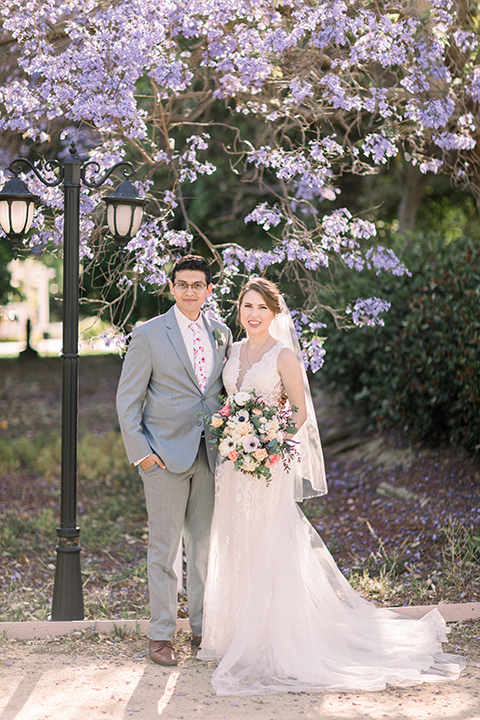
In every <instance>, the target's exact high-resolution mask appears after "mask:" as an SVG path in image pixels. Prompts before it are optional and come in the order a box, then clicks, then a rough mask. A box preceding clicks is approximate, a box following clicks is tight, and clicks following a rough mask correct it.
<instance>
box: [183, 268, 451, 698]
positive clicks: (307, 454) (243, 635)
mask: <svg viewBox="0 0 480 720" xmlns="http://www.w3.org/2000/svg"><path fill="white" fill-rule="evenodd" d="M238 315H239V320H240V323H241V325H242V327H243V328H244V329H245V331H246V334H247V338H246V339H245V340H242V341H240V342H237V343H235V344H234V345H233V347H232V352H231V355H230V357H229V359H228V361H227V363H226V364H225V368H224V375H223V379H224V384H225V388H226V390H227V393H228V394H229V395H230V394H234V393H237V392H239V391H251V390H255V391H256V393H257V395H261V396H262V397H263V399H264V400H265V401H266V402H267V403H268V404H277V405H278V404H279V403H280V404H281V403H283V402H285V398H287V399H288V402H289V404H290V406H292V407H294V406H295V407H296V408H298V409H297V410H296V411H295V412H294V414H293V420H294V421H295V423H296V427H297V429H298V432H297V434H296V435H295V440H297V441H299V447H300V451H301V456H302V460H301V463H297V467H296V469H295V470H291V471H286V470H285V469H284V468H283V466H282V464H281V463H278V464H277V465H275V466H274V467H272V468H271V472H272V480H271V482H270V483H269V484H268V485H267V484H266V482H265V480H264V479H263V478H262V479H259V478H257V477H254V476H253V475H249V474H244V473H242V472H240V471H237V470H235V469H234V466H233V463H232V462H230V461H226V462H224V463H223V464H218V465H217V471H216V479H215V488H216V489H215V511H214V517H213V524H212V535H211V547H210V558H209V569H208V577H207V584H206V590H205V604H204V621H203V639H202V644H201V648H200V650H199V653H198V655H197V657H198V658H200V659H201V660H216V661H218V666H217V667H216V669H215V672H214V673H213V677H212V685H213V687H214V689H215V691H216V692H217V694H219V695H247V694H260V693H271V692H280V691H295V692H301V691H320V690H347V689H348V690H352V689H355V690H359V689H362V690H381V689H382V688H384V687H385V685H386V684H387V683H389V684H392V685H400V686H402V685H413V684H416V683H422V682H436V681H439V680H445V679H454V678H456V677H458V675H459V673H460V671H461V669H462V668H463V667H464V665H465V663H464V660H463V658H461V657H459V656H454V655H447V654H445V653H443V652H442V647H441V642H442V641H445V640H446V632H447V629H446V623H445V621H444V619H443V618H442V616H441V615H440V613H439V612H438V610H436V609H435V610H432V611H431V612H429V613H428V614H427V615H426V616H424V617H423V618H421V619H420V620H414V619H411V618H408V617H406V616H402V615H401V614H399V613H396V612H394V611H392V610H388V609H381V608H376V607H375V606H374V605H373V604H371V603H370V602H367V601H366V600H364V599H363V598H361V597H360V596H359V595H357V593H356V592H355V591H354V590H353V588H352V587H351V586H350V585H349V584H348V582H347V581H346V579H345V578H344V576H343V575H342V573H341V572H340V571H339V570H338V568H337V566H336V565H335V562H334V560H333V558H332V557H331V555H330V553H329V552H328V550H327V549H326V547H325V545H324V544H323V542H322V540H321V538H320V537H319V535H318V534H317V533H316V532H315V530H314V529H313V527H312V526H311V525H310V523H309V522H308V521H307V519H306V518H305V516H304V515H303V513H302V512H301V510H300V509H299V508H298V506H297V504H296V502H295V500H301V499H303V497H311V496H312V495H315V494H316V495H320V494H323V493H324V492H326V483H325V472H324V465H323V457H322V452H321V446H320V441H319V438H318V428H317V426H316V420H315V417H314V411H313V404H312V402H311V396H310V392H309V390H308V382H307V380H306V374H305V370H304V367H303V364H302V363H301V361H300V362H299V360H298V359H297V355H296V352H298V343H297V341H296V338H295V337H294V335H295V333H294V330H293V325H292V321H291V317H290V314H289V312H288V310H287V308H286V306H285V304H284V302H283V299H282V298H281V296H280V294H279V292H278V290H277V288H276V286H275V285H274V284H273V283H271V282H269V281H268V280H266V279H264V278H251V279H250V280H249V282H248V283H247V284H246V286H245V287H244V288H243V290H242V291H241V293H240V297H239V300H238ZM294 350H295V352H294ZM306 480H308V481H310V482H309V484H308V487H307V488H306V489H305V484H306Z"/></svg>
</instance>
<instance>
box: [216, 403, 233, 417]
mask: <svg viewBox="0 0 480 720" xmlns="http://www.w3.org/2000/svg"><path fill="white" fill-rule="evenodd" d="M231 410H232V408H231V407H230V405H224V406H223V408H222V409H221V410H219V411H218V412H219V413H220V415H223V417H229V416H230V413H231Z"/></svg>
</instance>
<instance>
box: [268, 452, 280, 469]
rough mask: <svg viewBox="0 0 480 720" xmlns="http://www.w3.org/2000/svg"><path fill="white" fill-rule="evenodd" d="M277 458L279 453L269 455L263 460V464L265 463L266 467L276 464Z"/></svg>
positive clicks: (278, 458)
mask: <svg viewBox="0 0 480 720" xmlns="http://www.w3.org/2000/svg"><path fill="white" fill-rule="evenodd" d="M279 460H280V455H269V456H268V458H267V460H266V462H265V465H267V467H272V466H273V465H276V464H277V463H278V462H279Z"/></svg>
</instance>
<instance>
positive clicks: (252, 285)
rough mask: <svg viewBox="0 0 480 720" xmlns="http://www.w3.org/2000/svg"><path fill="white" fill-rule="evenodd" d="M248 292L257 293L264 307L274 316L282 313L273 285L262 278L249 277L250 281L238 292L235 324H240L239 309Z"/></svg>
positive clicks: (276, 289)
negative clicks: (262, 300) (263, 302)
mask: <svg viewBox="0 0 480 720" xmlns="http://www.w3.org/2000/svg"><path fill="white" fill-rule="evenodd" d="M250 290H255V292H257V293H259V295H261V296H262V298H263V299H264V301H265V305H266V306H267V307H268V309H269V310H271V311H272V312H273V313H275V315H278V314H279V313H281V312H282V308H281V306H280V293H279V291H278V288H277V286H276V285H275V283H273V282H272V281H271V280H267V279H266V278H263V277H251V278H250V280H248V281H247V283H246V285H244V286H243V288H242V289H241V290H240V295H239V296H238V303H237V322H238V324H239V325H240V324H241V323H240V307H241V305H242V302H243V298H244V297H245V295H246V294H247V292H249V291H250Z"/></svg>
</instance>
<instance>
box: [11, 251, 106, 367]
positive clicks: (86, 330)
mask: <svg viewBox="0 0 480 720" xmlns="http://www.w3.org/2000/svg"><path fill="white" fill-rule="evenodd" d="M9 270H10V272H11V274H12V280H11V284H12V286H13V287H15V288H17V289H18V291H19V295H20V296H21V298H22V299H21V300H19V301H18V302H11V303H8V305H5V306H3V307H1V306H0V357H1V356H3V357H5V356H15V355H18V354H19V353H20V352H21V351H22V350H24V349H25V345H26V339H27V321H28V320H30V323H31V326H30V345H31V347H32V348H33V349H34V350H36V351H37V352H38V353H40V355H58V354H59V353H60V352H61V350H62V323H61V322H51V321H50V298H51V296H52V295H56V294H57V293H58V284H57V282H56V275H57V271H56V270H55V268H51V267H47V266H46V265H44V264H43V263H42V262H40V261H39V260H35V259H33V258H30V257H29V258H27V259H25V260H13V261H12V262H11V263H10V265H9ZM59 272H60V273H61V270H59ZM105 329H109V326H107V327H105V324H103V325H101V326H100V324H97V320H96V318H94V317H84V318H83V319H82V320H81V321H80V327H79V331H80V336H79V351H80V353H81V354H90V353H115V352H117V350H116V346H115V345H114V344H113V343H112V344H111V345H106V344H105V341H104V340H103V339H101V338H99V337H95V335H99V334H100V332H102V331H103V330H105ZM93 330H95V332H94V333H93ZM92 336H93V337H92ZM88 338H92V339H88Z"/></svg>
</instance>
